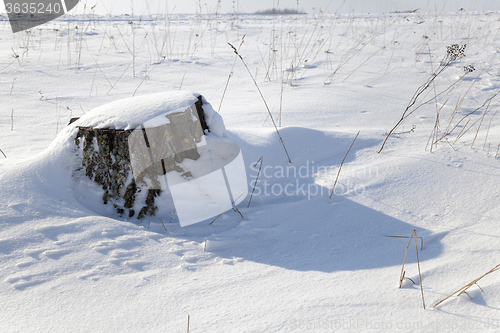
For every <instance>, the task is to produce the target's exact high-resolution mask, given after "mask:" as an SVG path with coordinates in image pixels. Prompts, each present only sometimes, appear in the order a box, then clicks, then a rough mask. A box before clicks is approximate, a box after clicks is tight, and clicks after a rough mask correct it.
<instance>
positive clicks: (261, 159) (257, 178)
mask: <svg viewBox="0 0 500 333" xmlns="http://www.w3.org/2000/svg"><path fill="white" fill-rule="evenodd" d="M259 162H260V167H259V172H258V173H257V177H256V178H255V183H254V184H253V189H252V194H251V195H250V200H248V206H247V208H248V207H250V202H252V198H253V192H254V191H255V186H257V182H258V181H259V175H260V170H261V169H262V164H263V163H264V156H261V157H260V158H259V160H258V161H257V162H255V165H254V167H255V166H256V165H257V163H259Z"/></svg>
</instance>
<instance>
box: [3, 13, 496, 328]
mask: <svg viewBox="0 0 500 333" xmlns="http://www.w3.org/2000/svg"><path fill="white" fill-rule="evenodd" d="M499 33H500V13H486V12H482V13H470V12H463V11H462V12H457V13H449V14H436V13H431V14H426V13H418V12H417V13H412V14H408V13H406V14H405V13H399V14H390V15H389V14H387V15H377V16H374V15H371V16H370V15H351V16H342V17H336V16H333V15H324V16H321V15H316V16H299V17H295V16H290V17H285V18H279V17H275V18H273V17H266V16H245V15H240V16H239V17H233V16H230V15H227V16H221V15H219V16H215V15H205V16H194V15H193V16H174V15H172V16H168V17H166V18H165V17H162V18H155V17H148V18H145V17H143V18H141V20H139V18H134V19H131V18H130V17H126V16H120V17H112V18H109V17H107V18H106V17H97V16H91V15H89V16H86V17H78V18H76V17H69V18H68V17H67V18H66V19H65V20H58V21H55V22H52V23H49V24H46V25H44V26H42V27H40V28H38V29H34V30H31V31H29V32H21V33H18V34H15V35H14V34H12V32H11V31H10V27H9V25H8V22H7V21H6V20H5V17H3V20H2V21H0V82H1V85H0V96H1V97H0V98H1V108H0V149H1V150H2V152H3V153H4V154H5V156H6V158H5V157H4V155H3V154H0V188H1V192H0V258H1V259H0V295H1V296H0V299H1V300H2V306H1V310H0V330H1V331H2V332H31V331H44V332H49V331H50V332H68V331H77V332H109V331H113V332H123V331H127V332H185V331H186V330H187V323H188V315H189V318H190V321H189V324H190V326H189V329H190V332H333V331H335V332H343V331H353V332H354V331H356V332H359V331H366V332H371V331H374V332H378V331H386V330H392V331H408V332H452V331H462V332H482V331H490V332H494V331H498V330H499V328H500V314H499V310H500V289H499V284H498V279H499V276H497V275H498V274H499V273H492V274H491V275H488V276H486V277H485V278H484V279H482V280H481V281H480V282H478V286H476V285H474V286H472V287H471V288H470V289H469V290H468V292H467V293H468V295H466V294H463V295H461V296H459V297H456V296H453V297H452V298H450V299H448V300H447V301H446V302H444V303H442V304H441V305H439V306H438V307H437V308H435V309H430V308H431V307H432V305H434V304H436V303H437V302H438V301H439V300H441V299H443V298H444V297H446V296H447V295H449V294H451V293H452V292H454V291H455V290H457V289H459V288H460V287H462V286H464V285H465V284H467V283H469V282H470V281H472V280H473V279H475V278H477V277H479V276H481V275H482V274H484V273H486V272H487V271H489V270H490V269H491V268H493V267H495V265H498V264H499V252H500V226H499V223H498V218H499V217H500V208H499V205H498V203H499V194H498V184H499V181H500V166H499V162H498V156H497V152H498V147H499V143H500V118H498V117H495V115H496V112H497V111H498V107H499V106H498V103H499V102H500V98H498V97H497V95H496V94H498V93H499V92H500V84H499V79H500V62H499V61H500V59H499V58H498V57H499V56H498V52H499V50H500V39H499V38H498V37H499ZM243 38H244V42H243V44H241V41H242V39H243ZM227 43H231V44H232V45H234V47H236V48H239V50H240V54H241V55H242V57H243V59H244V61H245V63H246V65H247V66H248V69H249V71H250V72H251V73H252V75H253V76H254V77H255V78H256V81H257V83H258V85H259V88H260V89H261V90H262V93H263V95H264V97H265V99H266V101H267V103H268V105H269V107H270V109H271V111H272V113H273V116H274V118H275V120H276V122H277V123H278V124H279V125H280V127H279V130H280V133H281V135H282V137H283V141H284V143H285V145H286V147H287V150H288V152H289V154H290V158H291V160H292V163H291V164H289V163H288V160H287V157H286V155H285V153H284V151H283V148H282V147H281V144H280V142H279V141H278V137H277V134H276V132H275V130H274V128H273V126H272V123H271V120H270V119H269V118H268V113H267V110H266V108H265V105H264V102H263V100H262V98H261V97H260V95H259V93H258V90H257V88H256V87H255V85H254V83H253V81H252V78H251V77H250V75H249V73H248V71H247V69H246V68H245V66H244V65H243V63H242V62H241V60H240V59H237V58H235V54H234V53H233V51H232V49H231V48H230V46H229V45H228V44H227ZM240 44H241V46H240ZM453 44H458V45H460V46H461V45H464V44H466V49H465V54H466V56H465V57H462V58H460V59H457V60H456V61H453V62H452V63H451V65H450V66H448V67H446V69H445V70H444V71H443V72H442V73H441V74H439V75H438V76H437V77H436V79H435V80H434V81H433V82H431V84H430V85H429V87H428V89H426V90H425V91H424V93H423V94H421V95H419V97H420V98H419V99H418V103H417V104H416V105H418V104H419V103H421V102H425V101H428V100H430V102H428V103H426V104H424V105H423V106H422V107H420V108H418V109H417V110H416V111H415V112H414V113H413V114H411V116H410V117H408V118H407V119H406V120H405V121H404V122H403V123H402V125H401V126H400V127H399V128H398V129H397V130H396V131H395V132H396V134H394V135H393V136H391V137H390V138H389V140H388V142H387V144H386V146H385V148H384V150H383V151H382V152H381V153H377V151H378V150H379V149H380V147H381V145H382V142H383V141H384V138H385V135H386V134H387V133H388V132H389V131H390V130H391V128H392V127H393V126H394V125H395V124H396V123H397V121H398V120H399V119H400V118H401V115H402V114H403V112H404V110H405V108H406V106H407V105H408V103H409V102H410V100H411V98H412V96H413V95H414V93H415V92H416V91H417V89H418V87H419V86H421V85H422V84H424V83H425V82H426V81H427V80H428V79H429V78H430V77H431V75H432V73H436V72H437V71H439V70H440V69H441V68H443V66H442V65H441V61H442V60H443V59H444V57H445V56H446V54H447V48H446V47H447V46H451V45H453ZM233 64H234V67H233ZM464 66H473V67H474V68H475V70H474V71H473V72H472V73H469V74H466V75H465V76H463V74H464ZM469 68H470V67H469ZM462 76H463V77H462ZM228 78H229V83H228ZM457 80H458V81H457ZM227 83H228V84H227ZM226 85H227V89H226ZM179 89H186V90H194V91H197V92H199V93H201V94H203V95H204V96H205V97H206V99H207V100H208V101H209V102H210V103H211V104H212V105H213V107H214V109H215V110H216V111H217V110H220V114H221V116H222V117H223V118H224V122H225V125H226V128H227V130H228V137H229V138H230V139H231V140H233V141H234V142H236V143H237V144H238V145H239V146H240V147H241V148H242V151H243V156H244V159H245V163H246V167H247V175H248V180H249V182H250V181H253V180H254V179H255V177H256V176H257V172H258V166H257V167H255V166H254V165H255V163H256V162H257V161H258V160H259V158H260V157H263V167H262V172H261V174H260V176H259V182H258V184H257V187H256V190H255V192H256V193H255V195H254V197H253V198H252V202H251V205H250V207H247V204H248V200H249V199H250V198H249V197H248V198H247V199H246V200H245V201H244V202H243V204H242V205H240V211H241V213H242V215H243V216H244V218H243V219H242V218H241V217H240V215H238V214H236V213H235V212H233V211H228V212H226V213H225V214H223V215H222V216H221V217H220V218H218V219H217V220H216V221H215V223H213V224H212V225H210V224H209V223H210V222H211V220H207V221H205V222H202V223H198V224H195V225H191V226H188V227H185V228H181V227H180V226H179V225H178V224H177V223H175V222H169V223H165V227H166V230H165V229H164V227H163V225H162V223H161V221H160V220H159V217H155V218H151V219H145V220H143V221H141V222H140V223H138V222H137V221H128V220H125V219H122V218H119V217H113V216H109V217H104V216H100V215H98V214H96V213H95V212H94V211H96V210H97V209H96V207H95V206H92V205H85V206H84V205H82V204H81V203H80V201H78V195H79V193H77V192H75V191H74V190H73V188H74V183H73V182H74V181H73V179H72V178H71V172H72V170H71V166H72V165H71V163H70V162H71V161H69V160H68V155H67V152H68V151H69V150H71V149H72V148H71V140H68V139H67V138H64V137H63V136H62V135H59V136H58V137H57V139H56V135H57V134H58V133H63V134H64V133H65V132H64V131H63V129H64V127H65V126H66V124H67V123H68V121H69V119H70V118H71V117H76V116H81V115H83V114H84V113H86V112H88V111H89V110H91V109H93V108H94V107H97V106H99V105H102V104H105V103H107V102H111V101H114V100H118V99H122V98H125V97H130V96H132V95H134V94H135V95H145V94H148V93H157V92H162V91H170V90H179ZM435 96H437V98H436V99H433V98H434V97H435ZM223 97H224V98H223ZM221 100H222V103H221ZM476 109H477V111H475V112H474V113H473V114H471V115H469V113H471V112H473V111H474V110H476ZM139 111H140V110H138V112H139ZM437 112H439V118H438V120H439V123H438V126H437V128H438V131H437V133H438V135H437V136H434V137H441V136H442V134H443V133H449V135H448V136H447V137H446V138H444V139H443V140H441V141H440V142H439V143H438V144H437V145H432V152H431V151H430V150H431V145H430V144H428V145H427V143H428V140H429V137H431V140H433V139H432V138H433V137H432V136H431V134H432V133H433V130H434V129H435V128H436V114H437ZM462 118H463V121H461V119H462ZM455 125H456V127H455ZM452 129H454V130H453V131H452ZM358 131H360V135H359V137H358V138H357V140H356V142H355V143H354V145H353V147H352V150H351V151H350V153H349V155H348V157H347V158H346V160H345V162H344V164H343V167H342V171H341V173H340V177H339V180H338V183H337V186H336V188H335V192H334V195H333V197H332V198H331V199H330V198H329V196H330V191H331V190H332V186H333V184H334V182H335V178H336V176H337V172H338V170H339V166H340V164H341V161H342V159H343V158H344V155H345V153H346V152H347V150H348V149H349V146H350V145H351V143H352V140H353V139H354V137H355V135H356V133H357V132H358ZM461 131H462V132H461ZM434 132H436V131H434ZM446 139H448V140H446ZM249 186H250V185H249ZM249 189H250V188H249ZM413 230H417V232H418V236H419V237H422V240H423V248H422V249H420V247H419V259H420V268H421V273H422V285H423V291H424V296H425V304H426V307H427V310H424V309H423V305H422V298H421V294H420V285H419V276H418V268H417V260H416V255H415V250H414V245H413V243H412V246H411V247H410V249H409V251H408V257H407V261H406V266H405V271H406V276H407V277H409V278H411V279H412V280H413V281H415V285H414V284H413V283H412V282H411V281H410V280H408V279H406V280H404V281H403V285H402V288H401V289H399V288H398V282H399V275H400V272H401V265H402V262H403V259H404V255H405V249H406V246H407V244H408V239H404V238H393V237H386V236H410V235H411V234H412V232H413ZM419 242H420V239H419ZM479 287H480V288H481V289H480V288H479Z"/></svg>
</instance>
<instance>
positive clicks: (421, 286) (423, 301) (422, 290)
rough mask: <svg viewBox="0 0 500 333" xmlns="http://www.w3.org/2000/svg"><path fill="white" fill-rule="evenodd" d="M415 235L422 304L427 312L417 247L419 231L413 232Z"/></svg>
mask: <svg viewBox="0 0 500 333" xmlns="http://www.w3.org/2000/svg"><path fill="white" fill-rule="evenodd" d="M413 233H414V234H415V251H416V253H417V267H418V278H419V279H420V293H421V294H422V304H423V305H424V310H425V300H424V286H423V285H422V274H421V273H420V260H419V259H418V247H417V230H413Z"/></svg>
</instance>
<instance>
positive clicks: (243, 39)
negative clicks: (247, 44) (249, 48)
mask: <svg viewBox="0 0 500 333" xmlns="http://www.w3.org/2000/svg"><path fill="white" fill-rule="evenodd" d="M244 41H245V36H243V37H242V38H241V43H240V46H238V51H239V50H240V49H241V45H243V42H244ZM236 60H238V56H237V55H236V56H235V57H234V61H233V66H232V67H231V73H229V76H228V77H227V82H226V86H225V87H224V92H223V93H222V98H221V100H220V104H219V109H218V110H217V112H218V113H220V108H221V107H222V102H223V101H224V96H226V91H227V87H228V86H229V81H230V80H231V78H232V77H233V75H234V66H235V65H236Z"/></svg>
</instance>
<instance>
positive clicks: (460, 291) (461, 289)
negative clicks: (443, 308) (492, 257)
mask: <svg viewBox="0 0 500 333" xmlns="http://www.w3.org/2000/svg"><path fill="white" fill-rule="evenodd" d="M498 270H500V264H498V265H496V266H495V267H493V268H492V269H491V270H489V271H488V272H486V273H485V274H483V275H481V276H480V277H478V278H477V279H475V280H473V281H471V282H469V283H467V284H466V285H465V286H463V287H462V288H460V289H458V290H457V291H455V292H454V293H452V294H450V295H448V296H447V297H445V298H443V299H442V300H440V301H439V302H437V303H436V304H434V306H433V307H432V308H433V309H434V308H435V307H436V306H438V305H439V304H441V303H443V302H444V301H446V300H447V299H448V298H450V297H451V296H453V295H455V294H457V293H458V295H457V296H460V295H462V294H466V295H467V296H469V295H468V294H467V292H466V291H467V289H469V288H470V287H472V286H473V285H477V282H478V281H479V280H481V279H482V278H484V277H485V276H486V275H488V274H491V273H493V272H496V271H498ZM477 286H478V287H479V285H477ZM479 289H481V290H483V289H482V288H481V287H479ZM483 293H484V291H483ZM469 297H470V296H469Z"/></svg>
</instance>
